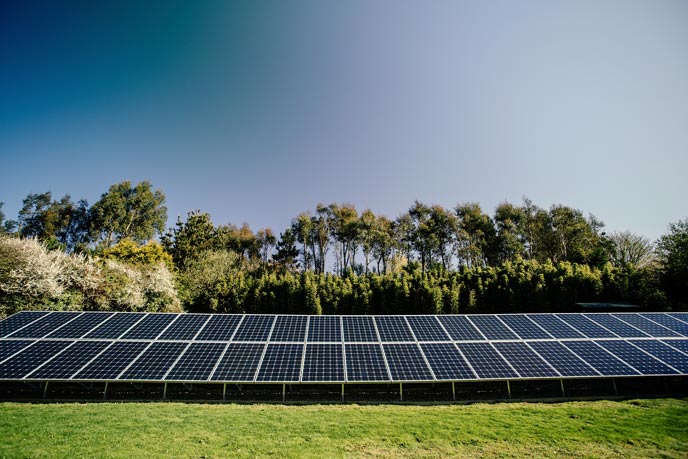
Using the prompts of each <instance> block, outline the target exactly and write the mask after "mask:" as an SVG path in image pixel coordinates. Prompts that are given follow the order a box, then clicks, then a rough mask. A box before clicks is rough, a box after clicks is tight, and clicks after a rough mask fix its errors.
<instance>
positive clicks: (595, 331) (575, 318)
mask: <svg viewBox="0 0 688 459" xmlns="http://www.w3.org/2000/svg"><path fill="white" fill-rule="evenodd" d="M557 317H558V318H560V319H561V320H563V321H564V322H566V323H567V324H569V325H571V326H572V327H574V328H575V329H576V330H578V331H579V332H581V333H583V334H584V335H585V336H586V337H588V338H616V335H615V334H614V333H612V332H610V331H609V330H605V329H604V328H602V327H601V326H600V325H597V324H596V323H595V322H593V321H592V320H590V319H586V318H585V317H584V316H582V315H580V314H557Z"/></svg>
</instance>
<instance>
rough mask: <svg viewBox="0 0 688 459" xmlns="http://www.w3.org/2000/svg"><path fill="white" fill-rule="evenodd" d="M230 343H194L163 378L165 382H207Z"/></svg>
mask: <svg viewBox="0 0 688 459" xmlns="http://www.w3.org/2000/svg"><path fill="white" fill-rule="evenodd" d="M228 345H229V343H212V342H203V341H201V342H193V343H191V344H189V346H188V348H187V349H186V350H185V351H184V353H183V354H181V355H180V356H179V359H177V361H176V362H175V363H174V365H173V366H172V367H170V369H169V370H168V372H167V374H166V375H165V376H164V377H163V379H164V380H165V381H207V380H208V378H209V377H210V375H211V374H212V372H213V370H214V369H215V366H216V364H217V362H218V360H219V359H220V356H221V355H222V354H223V352H224V351H225V348H226V347H227V346H228Z"/></svg>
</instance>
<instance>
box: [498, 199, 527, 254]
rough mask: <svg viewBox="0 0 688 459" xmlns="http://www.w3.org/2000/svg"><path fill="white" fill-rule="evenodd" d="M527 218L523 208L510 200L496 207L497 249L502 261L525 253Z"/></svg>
mask: <svg viewBox="0 0 688 459" xmlns="http://www.w3.org/2000/svg"><path fill="white" fill-rule="evenodd" d="M525 218H526V214H525V211H524V210H523V209H522V208H520V207H517V206H514V205H513V204H511V203H508V202H503V203H501V204H499V205H498V206H497V208H496V209H495V215H494V223H495V227H496V229H497V239H496V244H497V247H496V251H497V254H498V255H497V257H498V259H499V261H500V262H505V261H513V260H514V259H516V258H517V257H519V256H522V255H523V252H524V250H525V246H524V243H523V241H524V239H525V238H524V235H523V225H524V223H525Z"/></svg>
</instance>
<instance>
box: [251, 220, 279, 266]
mask: <svg viewBox="0 0 688 459" xmlns="http://www.w3.org/2000/svg"><path fill="white" fill-rule="evenodd" d="M256 240H257V242H258V247H259V248H260V259H261V261H262V262H263V263H264V264H267V262H268V260H269V258H270V253H271V252H272V248H273V247H274V246H275V243H276V242H277V239H276V238H275V234H274V233H273V232H272V229H270V228H262V229H259V230H258V232H256Z"/></svg>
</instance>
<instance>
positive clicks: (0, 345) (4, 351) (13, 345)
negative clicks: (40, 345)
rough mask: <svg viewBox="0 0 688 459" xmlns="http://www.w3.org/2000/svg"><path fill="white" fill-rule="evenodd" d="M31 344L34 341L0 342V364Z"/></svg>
mask: <svg viewBox="0 0 688 459" xmlns="http://www.w3.org/2000/svg"><path fill="white" fill-rule="evenodd" d="M33 343H35V341H29V340H0V363H1V362H2V361H3V360H5V359H7V358H9V357H11V356H12V355H14V354H16V353H17V352H19V351H21V350H22V349H24V348H25V347H27V346H29V345H30V344H33Z"/></svg>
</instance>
